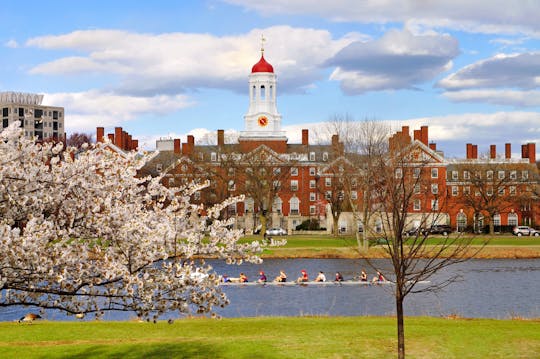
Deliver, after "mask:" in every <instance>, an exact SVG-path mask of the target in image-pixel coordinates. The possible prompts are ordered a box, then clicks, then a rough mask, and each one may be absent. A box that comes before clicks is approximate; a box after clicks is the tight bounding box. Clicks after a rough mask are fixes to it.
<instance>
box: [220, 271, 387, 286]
mask: <svg viewBox="0 0 540 359" xmlns="http://www.w3.org/2000/svg"><path fill="white" fill-rule="evenodd" d="M359 279H360V282H367V281H368V277H367V273H366V271H365V270H362V273H361V274H360V278H359ZM343 280H344V279H343V275H341V273H340V272H336V276H335V278H334V282H343ZM221 281H222V282H223V283H247V282H248V281H249V280H248V277H247V276H246V275H245V274H244V273H243V272H242V273H240V276H239V277H237V278H231V277H229V276H228V275H226V274H224V275H223V276H222V277H221ZM273 281H274V282H278V283H279V282H282V283H283V282H287V274H286V273H285V271H284V270H280V271H279V275H278V276H277V277H275V278H274V280H273ZM314 281H315V282H326V275H325V274H324V272H323V271H319V274H318V275H317V277H316V278H315V280H314ZM257 282H258V283H266V282H268V278H267V277H266V274H265V273H264V271H259V278H258V279H257ZM296 282H297V283H302V282H309V276H308V273H307V271H306V270H305V269H302V270H301V271H300V277H298V278H297V279H296ZM371 282H373V283H380V282H386V278H385V277H384V276H383V275H382V273H381V272H379V271H377V275H376V276H374V277H373V279H371Z"/></svg>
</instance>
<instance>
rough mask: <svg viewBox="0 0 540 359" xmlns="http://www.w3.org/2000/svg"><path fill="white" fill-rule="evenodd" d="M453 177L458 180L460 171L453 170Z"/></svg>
mask: <svg viewBox="0 0 540 359" xmlns="http://www.w3.org/2000/svg"><path fill="white" fill-rule="evenodd" d="M452 179H453V180H457V179H458V171H452Z"/></svg>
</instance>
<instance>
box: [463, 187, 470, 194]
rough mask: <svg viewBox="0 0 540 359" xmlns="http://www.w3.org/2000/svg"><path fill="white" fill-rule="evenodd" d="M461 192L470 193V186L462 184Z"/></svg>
mask: <svg viewBox="0 0 540 359" xmlns="http://www.w3.org/2000/svg"><path fill="white" fill-rule="evenodd" d="M463 194H464V195H469V194H471V187H469V186H464V187H463Z"/></svg>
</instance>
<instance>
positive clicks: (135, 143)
mask: <svg viewBox="0 0 540 359" xmlns="http://www.w3.org/2000/svg"><path fill="white" fill-rule="evenodd" d="M131 147H132V149H134V150H135V151H137V150H138V149H139V140H132V141H131Z"/></svg>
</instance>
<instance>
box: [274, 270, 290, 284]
mask: <svg viewBox="0 0 540 359" xmlns="http://www.w3.org/2000/svg"><path fill="white" fill-rule="evenodd" d="M286 281H287V274H285V271H284V270H283V269H282V270H280V271H279V275H278V276H277V277H276V278H275V279H274V282H281V283H284V282H286Z"/></svg>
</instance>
